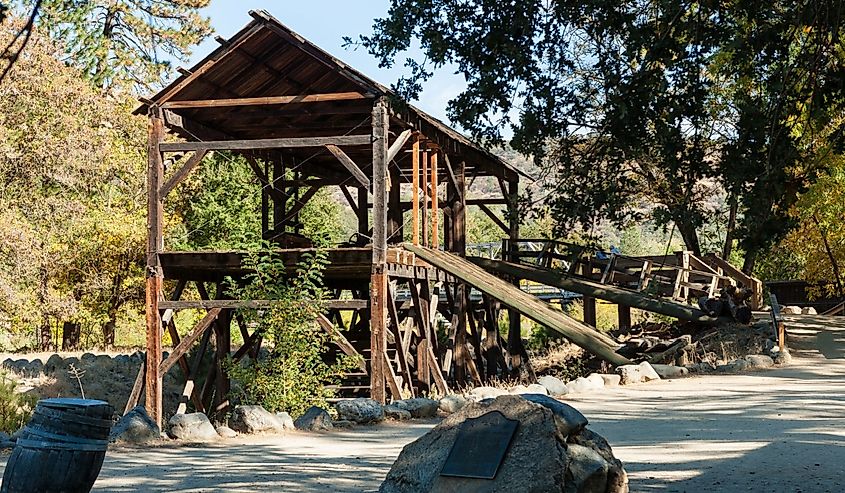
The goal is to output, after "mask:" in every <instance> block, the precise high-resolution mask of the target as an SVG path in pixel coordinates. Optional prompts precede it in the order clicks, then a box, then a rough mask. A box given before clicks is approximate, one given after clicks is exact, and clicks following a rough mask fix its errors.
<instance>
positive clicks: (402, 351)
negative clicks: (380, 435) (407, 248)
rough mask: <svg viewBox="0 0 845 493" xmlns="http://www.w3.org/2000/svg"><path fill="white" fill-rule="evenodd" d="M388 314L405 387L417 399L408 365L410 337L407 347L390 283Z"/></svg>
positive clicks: (388, 287) (388, 286) (388, 289)
mask: <svg viewBox="0 0 845 493" xmlns="http://www.w3.org/2000/svg"><path fill="white" fill-rule="evenodd" d="M387 313H388V316H389V317H390V326H389V327H390V330H391V332H393V339H394V340H395V346H396V354H397V355H398V358H399V371H400V372H401V373H402V379H403V380H404V382H405V385H407V386H408V390H410V392H411V397H416V392H415V391H414V381H413V379H412V378H411V370H410V368H409V365H408V357H409V354H408V353H409V352H408V348H409V347H410V344H411V343H410V337H407V345H406V337H404V336H403V334H402V330H401V327H400V323H399V311H398V310H397V309H396V295H395V292H394V289H393V287H392V284H390V283H388V285H387Z"/></svg>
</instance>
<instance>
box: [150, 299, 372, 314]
mask: <svg viewBox="0 0 845 493" xmlns="http://www.w3.org/2000/svg"><path fill="white" fill-rule="evenodd" d="M272 304H273V300H192V301H191V300H186V301H159V302H158V307H159V310H174V311H176V310H191V309H203V310H209V309H212V308H226V309H238V308H248V309H261V308H269V307H270V306H271V305H272ZM323 306H324V307H325V308H326V309H327V310H363V309H365V308H367V300H327V301H325V302H324V305H323Z"/></svg>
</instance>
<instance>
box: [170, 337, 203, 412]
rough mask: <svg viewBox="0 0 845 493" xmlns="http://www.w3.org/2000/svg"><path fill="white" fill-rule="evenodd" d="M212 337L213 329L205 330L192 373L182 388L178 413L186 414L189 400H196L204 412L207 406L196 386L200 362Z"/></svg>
mask: <svg viewBox="0 0 845 493" xmlns="http://www.w3.org/2000/svg"><path fill="white" fill-rule="evenodd" d="M210 339H211V331H210V330H207V331H205V334H203V336H202V341H201V342H200V345H199V351H197V353H196V354H195V355H194V361H193V362H192V364H191V370H190V373H188V378H187V379H185V386H184V388H183V389H182V397H181V398H180V400H179V406H178V407H177V408H176V414H184V413H185V412H187V410H188V400H189V399H190V400H192V401H194V407H195V408H196V410H197V412H200V413H204V412H205V406H204V405H203V403H202V396H201V395H199V393H198V392H195V391H194V388H195V386H196V383H195V382H196V378H197V374H198V373H199V370H200V364H201V363H202V359H203V357H204V356H205V351H206V349H207V348H208V341H209V340H210Z"/></svg>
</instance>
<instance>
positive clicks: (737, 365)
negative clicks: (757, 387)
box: [716, 359, 751, 373]
mask: <svg viewBox="0 0 845 493" xmlns="http://www.w3.org/2000/svg"><path fill="white" fill-rule="evenodd" d="M750 366H751V364H750V363H749V362H748V361H747V360H745V359H735V360H733V361H731V362H730V363H725V364H724V365H719V366H717V367H716V371H720V372H725V373H731V372H738V371H743V370H747V369H748V368H749V367H750Z"/></svg>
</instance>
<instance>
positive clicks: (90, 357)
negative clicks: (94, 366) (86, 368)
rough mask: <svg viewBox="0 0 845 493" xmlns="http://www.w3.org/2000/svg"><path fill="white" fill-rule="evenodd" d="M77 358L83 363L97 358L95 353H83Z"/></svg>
mask: <svg viewBox="0 0 845 493" xmlns="http://www.w3.org/2000/svg"><path fill="white" fill-rule="evenodd" d="M79 360H80V361H81V362H82V363H85V364H89V365H90V364H91V363H93V362H94V361H96V360H97V355H96V354H94V353H85V354H83V355H82V356H80V357H79Z"/></svg>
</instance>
